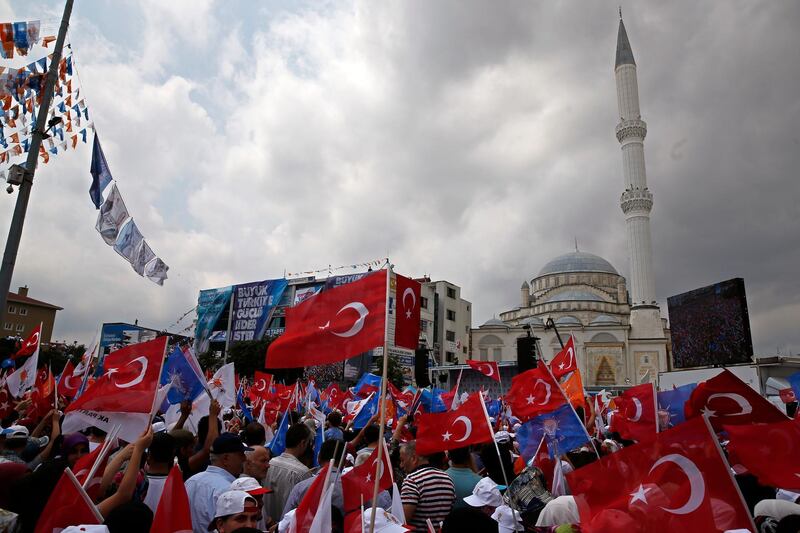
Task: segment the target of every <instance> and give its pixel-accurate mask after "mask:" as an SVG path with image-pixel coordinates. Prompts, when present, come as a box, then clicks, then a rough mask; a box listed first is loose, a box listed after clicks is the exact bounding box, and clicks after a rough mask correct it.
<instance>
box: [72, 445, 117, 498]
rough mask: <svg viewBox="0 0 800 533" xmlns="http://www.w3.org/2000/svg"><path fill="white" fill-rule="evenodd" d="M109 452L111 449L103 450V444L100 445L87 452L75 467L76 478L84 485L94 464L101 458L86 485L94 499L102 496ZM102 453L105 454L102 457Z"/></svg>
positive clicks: (87, 490)
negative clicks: (102, 483)
mask: <svg viewBox="0 0 800 533" xmlns="http://www.w3.org/2000/svg"><path fill="white" fill-rule="evenodd" d="M109 444H110V443H109ZM108 452H109V450H107V449H106V450H103V446H102V445H100V446H98V447H97V448H95V449H94V451H93V452H91V453H87V454H86V455H84V456H83V457H81V458H80V459H78V461H77V462H76V463H75V466H74V467H73V468H74V469H75V479H77V480H78V483H80V485H81V486H83V484H84V483H86V479H87V478H88V477H89V472H90V471H91V470H92V466H93V465H94V464H95V463H96V462H97V460H98V458H99V459H100V464H99V465H98V466H97V468H96V469H95V471H94V474H93V475H92V479H91V480H90V481H89V483H88V484H87V485H86V492H87V493H88V494H89V496H91V497H92V499H93V500H94V499H95V498H97V497H99V496H100V482H101V481H102V479H103V472H105V469H106V463H107V462H108V456H109V453H108ZM101 453H102V454H103V457H102V458H101V457H100V454H101Z"/></svg>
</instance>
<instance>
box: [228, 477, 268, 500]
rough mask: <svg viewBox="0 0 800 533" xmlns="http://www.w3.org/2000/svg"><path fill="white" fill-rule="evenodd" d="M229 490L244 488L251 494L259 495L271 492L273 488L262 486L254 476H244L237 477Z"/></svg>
mask: <svg viewBox="0 0 800 533" xmlns="http://www.w3.org/2000/svg"><path fill="white" fill-rule="evenodd" d="M229 490H243V491H245V492H246V493H247V494H249V495H251V496H258V495H259V494H269V493H270V492H272V489H267V488H264V487H262V486H261V484H260V483H259V482H258V481H257V480H256V478H254V477H250V476H242V477H240V478H237V479H235V480H234V481H233V483H231V486H230V487H229Z"/></svg>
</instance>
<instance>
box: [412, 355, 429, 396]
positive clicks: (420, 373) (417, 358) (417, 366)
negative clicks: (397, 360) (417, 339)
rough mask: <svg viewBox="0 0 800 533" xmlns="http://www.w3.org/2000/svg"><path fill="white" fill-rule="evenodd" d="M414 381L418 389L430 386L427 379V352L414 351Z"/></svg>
mask: <svg viewBox="0 0 800 533" xmlns="http://www.w3.org/2000/svg"><path fill="white" fill-rule="evenodd" d="M414 381H416V382H417V387H418V388H420V389H421V388H425V387H428V386H430V384H431V380H430V379H429V378H428V350H422V349H417V350H414Z"/></svg>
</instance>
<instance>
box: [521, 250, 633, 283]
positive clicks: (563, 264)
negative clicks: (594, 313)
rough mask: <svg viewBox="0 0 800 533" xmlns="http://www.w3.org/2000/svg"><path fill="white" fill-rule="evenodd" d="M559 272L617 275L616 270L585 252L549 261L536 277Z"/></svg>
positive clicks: (565, 255)
mask: <svg viewBox="0 0 800 533" xmlns="http://www.w3.org/2000/svg"><path fill="white" fill-rule="evenodd" d="M561 272H608V273H609V274H616V275H619V272H617V269H615V268H614V267H613V266H612V265H611V263H609V262H608V261H606V260H605V259H603V258H602V257H600V256H599V255H594V254H590V253H587V252H570V253H568V254H564V255H559V256H558V257H556V258H555V259H551V260H550V261H549V262H548V263H547V264H546V265H544V267H542V269H541V270H540V271H539V274H538V275H537V277H539V276H546V275H547V274H556V273H561Z"/></svg>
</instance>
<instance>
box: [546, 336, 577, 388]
mask: <svg viewBox="0 0 800 533" xmlns="http://www.w3.org/2000/svg"><path fill="white" fill-rule="evenodd" d="M577 369H578V360H577V359H576V358H575V340H574V339H573V337H572V335H570V336H569V339H568V340H567V344H565V345H564V347H563V348H562V349H561V351H560V352H558V353H557V354H556V355H555V356H554V357H553V359H552V360H551V361H550V370H551V371H552V372H553V376H555V378H556V379H559V378H560V377H561V376H565V375H567V374H569V373H570V372H574V371H575V370H577Z"/></svg>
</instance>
